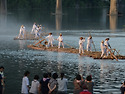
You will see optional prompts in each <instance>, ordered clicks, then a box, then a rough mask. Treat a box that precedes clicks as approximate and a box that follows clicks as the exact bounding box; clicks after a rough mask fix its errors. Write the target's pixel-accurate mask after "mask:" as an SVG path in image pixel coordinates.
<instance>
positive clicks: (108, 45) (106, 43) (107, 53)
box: [104, 38, 111, 56]
mask: <svg viewBox="0 0 125 94" xmlns="http://www.w3.org/2000/svg"><path fill="white" fill-rule="evenodd" d="M104 45H105V46H106V49H105V52H106V56H108V55H109V50H108V47H110V48H111V46H110V44H109V38H106V39H105V42H104Z"/></svg>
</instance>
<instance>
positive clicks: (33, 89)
mask: <svg viewBox="0 0 125 94" xmlns="http://www.w3.org/2000/svg"><path fill="white" fill-rule="evenodd" d="M38 79H39V76H38V75H35V76H34V80H33V81H32V83H31V88H30V90H29V92H30V94H38V91H39V81H38Z"/></svg>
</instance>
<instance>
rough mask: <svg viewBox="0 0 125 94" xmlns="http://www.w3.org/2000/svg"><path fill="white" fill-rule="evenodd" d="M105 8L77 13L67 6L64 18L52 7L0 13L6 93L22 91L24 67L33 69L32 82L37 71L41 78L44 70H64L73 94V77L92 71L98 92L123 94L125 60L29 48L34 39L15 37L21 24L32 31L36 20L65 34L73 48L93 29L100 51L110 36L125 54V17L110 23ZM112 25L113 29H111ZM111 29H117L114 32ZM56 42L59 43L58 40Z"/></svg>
mask: <svg viewBox="0 0 125 94" xmlns="http://www.w3.org/2000/svg"><path fill="white" fill-rule="evenodd" d="M102 10H103V11H102ZM106 10H107V9H91V8H89V9H79V11H77V12H76V11H75V10H73V9H71V10H70V9H67V10H64V13H66V14H67V15H65V16H63V19H62V15H55V16H52V15H51V14H50V13H51V12H50V11H49V10H48V11H45V10H44V11H39V10H35V11H32V12H31V11H30V10H27V12H26V11H25V12H26V13H25V14H24V11H22V10H20V11H16V10H15V11H11V12H9V14H7V15H3V16H2V14H1V16H0V33H1V34H0V43H1V45H0V65H3V66H4V67H5V75H6V76H7V78H6V83H7V84H6V90H5V94H15V93H16V94H20V89H21V79H22V77H23V73H24V71H25V70H29V71H30V72H31V74H30V77H29V79H30V81H31V80H32V79H33V77H34V75H35V74H38V75H39V76H40V78H42V74H43V73H44V72H52V73H53V72H57V73H60V72H64V73H65V74H66V77H67V78H68V80H69V84H68V91H69V92H70V93H72V92H73V79H74V78H75V75H76V74H77V73H80V74H81V75H83V77H84V79H85V77H86V76H87V75H89V74H91V75H92V77H93V81H94V82H95V86H94V93H95V94H112V93H113V94H114V93H115V94H120V90H119V87H120V85H121V82H122V81H123V80H125V79H124V77H125V74H124V72H125V68H124V67H125V63H124V62H125V60H119V61H118V62H117V61H115V60H94V59H92V58H90V57H86V56H79V55H78V54H71V53H61V52H50V51H36V50H32V49H29V48H27V45H29V44H32V43H34V41H33V40H26V41H25V40H13V38H14V37H15V36H17V34H18V31H19V28H20V25H22V24H24V25H25V26H26V29H27V31H30V30H31V28H32V24H33V23H34V22H36V23H41V24H42V25H43V26H44V27H46V28H48V32H52V33H53V36H54V37H58V34H59V33H60V32H61V33H63V37H64V40H65V43H68V44H69V45H71V46H73V47H74V48H78V41H79V37H80V36H83V37H85V38H86V39H87V37H88V32H90V31H91V34H92V36H93V39H94V43H95V46H96V49H97V50H98V51H100V42H101V40H104V39H105V37H110V44H111V46H112V48H116V49H118V50H120V53H121V54H122V55H125V50H124V47H125V44H124V42H125V32H124V31H123V30H122V27H121V26H122V25H123V24H125V22H123V20H124V19H125V17H124V16H123V17H121V18H110V20H111V21H110V23H109V19H106V17H107V16H105V15H106V13H107V12H106ZM29 14H30V17H29ZM112 19H113V20H112ZM115 19H116V20H115ZM121 19H122V20H121ZM117 20H118V21H117ZM113 21H115V22H113ZM4 23H5V24H4ZM116 24H117V26H116ZM112 25H113V26H112ZM110 26H111V27H112V28H109V27H110ZM55 27H56V29H55ZM112 30H115V31H116V32H112ZM116 40H117V41H118V43H116ZM54 44H55V45H58V44H57V42H54ZM85 45H86V43H85ZM119 45H120V46H119ZM12 86H14V87H12ZM15 87H16V90H15Z"/></svg>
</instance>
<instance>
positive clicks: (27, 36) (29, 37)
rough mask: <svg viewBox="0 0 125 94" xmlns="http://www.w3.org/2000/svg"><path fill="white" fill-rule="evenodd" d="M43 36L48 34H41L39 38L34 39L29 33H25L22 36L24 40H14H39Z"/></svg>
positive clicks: (16, 38)
mask: <svg viewBox="0 0 125 94" xmlns="http://www.w3.org/2000/svg"><path fill="white" fill-rule="evenodd" d="M45 35H48V32H42V33H41V35H40V37H37V38H35V35H34V34H31V33H30V32H26V33H25V34H24V38H22V37H21V38H18V37H15V38H14V40H39V39H40V38H41V37H43V36H45Z"/></svg>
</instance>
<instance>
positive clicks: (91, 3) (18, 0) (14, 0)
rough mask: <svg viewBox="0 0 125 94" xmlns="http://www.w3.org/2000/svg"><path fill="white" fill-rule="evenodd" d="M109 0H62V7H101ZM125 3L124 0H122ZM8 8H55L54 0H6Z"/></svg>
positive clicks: (106, 4)
mask: <svg viewBox="0 0 125 94" xmlns="http://www.w3.org/2000/svg"><path fill="white" fill-rule="evenodd" d="M109 1H110V0H62V5H63V7H103V6H109ZM122 1H123V2H124V3H125V0H122ZM7 5H8V9H22V8H26V9H33V8H50V9H51V8H55V5H56V0H7Z"/></svg>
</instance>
